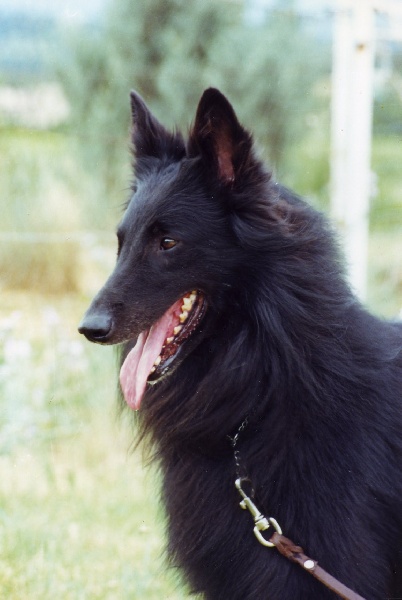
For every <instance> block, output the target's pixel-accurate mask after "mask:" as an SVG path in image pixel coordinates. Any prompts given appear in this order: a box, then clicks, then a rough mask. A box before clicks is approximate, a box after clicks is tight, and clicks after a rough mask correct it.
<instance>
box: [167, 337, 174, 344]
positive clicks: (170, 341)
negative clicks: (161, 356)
mask: <svg viewBox="0 0 402 600" xmlns="http://www.w3.org/2000/svg"><path fill="white" fill-rule="evenodd" d="M173 340H174V337H173V336H172V337H168V338H166V343H167V344H171V343H172V342H173Z"/></svg>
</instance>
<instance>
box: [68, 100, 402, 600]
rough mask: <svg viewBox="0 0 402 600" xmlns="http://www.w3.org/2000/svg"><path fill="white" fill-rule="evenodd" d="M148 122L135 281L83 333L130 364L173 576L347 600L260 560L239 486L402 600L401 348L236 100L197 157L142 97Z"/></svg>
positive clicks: (244, 593) (131, 264)
mask: <svg viewBox="0 0 402 600" xmlns="http://www.w3.org/2000/svg"><path fill="white" fill-rule="evenodd" d="M132 114H133V122H134V126H133V145H134V153H135V184H134V188H133V193H132V197H131V199H130V201H129V203H128V206H127V209H126V211H125V214H124V217H123V219H122V221H121V223H120V225H119V228H118V231H117V236H118V240H119V250H118V258H117V264H116V268H115V270H114V272H113V274H112V275H111V276H110V278H109V280H108V281H107V283H106V284H105V286H104V288H103V289H102V290H101V291H100V292H99V294H98V295H97V296H96V298H95V299H94V301H93V302H92V304H91V306H90V308H89V309H88V311H87V313H86V315H85V317H84V320H83V322H82V324H81V326H80V328H79V330H80V332H81V333H83V334H85V335H86V337H87V338H88V339H89V340H91V341H93V342H98V343H102V344H117V343H124V344H125V345H124V346H123V347H124V351H123V355H124V356H123V358H125V361H124V364H123V366H122V370H121V386H122V389H123V393H124V396H125V398H126V401H127V403H128V404H129V405H130V406H131V407H132V408H134V409H139V408H140V404H141V410H140V411H139V413H138V419H139V427H140V434H141V436H142V437H146V438H147V439H148V442H149V443H150V444H151V447H152V448H153V449H154V451H155V454H156V456H157V458H158V460H159V461H160V464H161V467H162V472H163V476H164V481H163V497H164V502H165V504H166V508H167V514H168V533H169V557H170V559H171V562H172V564H174V565H176V564H177V565H180V566H181V567H182V569H183V571H184V573H185V575H186V577H187V580H188V582H189V583H190V585H191V586H192V589H193V590H195V591H198V592H203V593H204V595H205V598H208V599H213V600H218V599H219V600H247V599H250V600H251V599H253V600H257V599H258V600H260V599H261V600H262V599H266V598H267V599H270V600H302V599H303V600H307V599H308V600H312V599H313V600H316V599H317V600H318V599H319V600H321V599H322V600H324V599H330V598H332V599H334V598H336V597H337V596H336V595H335V594H334V593H333V592H331V591H329V590H328V589H327V588H326V587H324V586H323V585H322V584H321V583H320V582H318V581H316V580H315V579H314V578H313V577H311V575H309V574H308V573H307V572H305V571H304V570H303V569H302V568H300V567H298V566H297V565H294V564H292V563H291V562H289V561H287V560H286V559H285V558H284V557H283V556H281V555H280V554H279V553H278V552H277V550H276V549H275V548H272V549H268V548H266V547H264V546H263V545H261V544H260V543H259V542H258V540H257V539H256V537H255V536H254V535H253V521H252V518H251V516H250V514H249V513H246V512H243V511H242V510H241V509H240V508H239V501H240V500H241V498H240V496H239V493H238V490H236V488H235V485H234V482H235V479H236V478H237V477H238V476H243V477H246V476H247V477H248V478H249V481H250V485H252V487H253V488H254V491H255V495H254V502H255V504H256V505H257V506H258V508H259V509H260V510H261V512H262V513H264V514H265V515H266V516H267V517H270V516H272V517H275V518H276V519H277V521H278V522H279V524H280V525H281V527H282V529H283V530H284V534H285V535H287V536H289V537H290V538H292V539H293V540H294V541H295V542H296V543H298V544H300V545H302V546H303V547H304V548H305V550H306V552H307V553H308V554H309V555H310V556H312V557H313V558H314V559H317V560H318V561H319V563H320V565H321V566H322V567H323V568H324V569H326V570H328V571H329V572H330V573H331V574H332V575H334V576H335V577H337V578H339V580H340V581H342V582H343V583H344V584H345V585H347V586H349V587H351V588H352V589H353V590H355V591H356V592H358V593H359V594H361V595H362V596H364V597H365V598H367V599H368V600H374V599H378V600H379V599H385V598H402V452H401V450H402V399H401V392H402V385H401V384H402V356H401V341H402V336H401V330H400V329H399V327H398V326H397V325H396V324H395V323H394V324H392V323H385V322H382V321H380V320H378V319H377V318H375V317H373V316H371V315H370V314H368V313H367V312H366V310H365V309H364V308H363V307H362V306H361V305H360V303H359V302H358V301H357V300H356V298H355V297H354V296H353V294H352V293H351V291H350V289H349V288H348V286H347V284H346V283H345V277H344V273H343V270H342V266H341V263H340V260H339V254H338V249H337V245H336V242H335V241H334V236H333V233H332V232H331V229H330V227H329V226H328V224H327V223H326V221H325V219H324V218H323V217H322V216H321V215H320V214H318V213H317V212H316V211H315V210H313V209H312V208H310V207H309V206H308V205H307V204H305V203H304V202H303V201H302V200H301V199H300V198H298V197H297V196H295V195H294V194H293V193H291V192H289V191H288V190H286V189H284V188H283V187H281V186H280V185H278V184H277V183H276V182H274V181H273V180H272V179H271V177H270V174H269V173H268V172H267V171H266V169H265V168H264V166H263V165H262V164H261V162H260V161H259V160H258V158H256V156H255V153H254V151H253V146H252V139H251V136H250V135H249V133H247V132H246V131H245V130H244V129H243V128H242V126H241V125H240V124H239V122H238V120H237V118H236V115H235V113H234V111H233V108H232V107H231V105H230V104H229V102H228V101H227V100H226V98H225V97H224V96H223V95H222V94H221V93H220V92H218V91H217V90H214V89H209V90H207V91H206V92H205V93H204V94H203V96H202V98H201V101H200V103H199V106H198V110H197V114H196V118H195V124H194V127H193V128H192V130H191V132H190V135H189V138H188V140H187V141H184V140H183V138H182V136H181V135H180V134H178V133H174V134H173V133H169V132H168V131H166V130H165V129H164V128H163V127H162V126H161V125H160V124H159V122H158V121H157V120H156V119H155V118H154V116H153V115H152V114H151V113H150V112H149V110H148V109H147V107H146V106H145V104H144V102H143V101H142V100H141V98H140V97H139V96H138V95H137V94H135V93H133V94H132ZM351 201H353V199H351ZM137 338H138V339H137ZM136 340H137V341H136ZM135 342H136V344H135ZM134 344H135V347H134ZM230 438H231V440H230ZM233 446H235V448H234V449H235V450H236V460H235V459H234V451H233ZM243 483H244V485H245V482H243ZM272 533H273V530H272V528H270V530H268V531H267V532H265V533H263V535H264V536H265V537H266V539H268V538H269V537H270V536H271V535H272Z"/></svg>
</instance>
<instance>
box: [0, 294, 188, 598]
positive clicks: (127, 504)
mask: <svg viewBox="0 0 402 600" xmlns="http://www.w3.org/2000/svg"><path fill="white" fill-rule="evenodd" d="M85 303H86V299H85V298H77V297H64V298H63V299H62V300H60V299H59V300H57V299H55V298H53V299H51V298H47V299H44V298H42V297H40V296H37V295H35V294H30V296H27V295H25V294H16V293H12V294H5V295H4V296H3V302H2V307H1V314H0V335H1V336H2V342H3V344H2V347H3V350H2V356H1V362H0V364H1V370H0V391H1V397H2V412H1V423H0V424H1V432H2V434H1V438H0V439H1V448H0V539H1V543H0V597H1V598H7V599H9V600H17V599H18V600H27V599H33V600H37V599H40V600H47V599H48V600H54V599H55V598H60V599H66V600H67V599H71V600H78V599H95V598H99V599H110V600H112V599H118V598H119V599H120V598H121V599H124V598H127V599H128V598H130V599H137V598H138V599H144V598H147V599H148V598H149V599H155V600H156V599H158V600H161V599H171V600H179V599H182V598H186V597H187V596H186V595H185V593H184V592H183V593H182V592H180V591H179V587H178V583H177V581H175V576H174V574H173V573H167V574H166V573H165V569H164V568H163V557H162V554H163V546H164V525H163V519H162V517H161V515H160V514H158V509H157V496H158V486H157V483H156V477H155V475H154V474H152V471H148V475H145V474H144V471H143V469H142V467H141V457H140V456H139V455H138V454H137V453H132V452H130V446H131V439H132V435H131V433H130V430H131V428H130V427H129V426H128V424H127V423H126V424H124V423H121V422H118V420H117V419H116V411H115V403H114V396H115V394H114V391H115V389H114V388H115V369H114V359H113V356H112V351H111V349H109V348H99V347H94V346H91V345H90V344H88V343H85V342H83V341H81V340H80V339H78V334H76V333H75V327H76V323H77V321H78V319H79V316H80V314H81V313H82V311H83V310H84V307H85Z"/></svg>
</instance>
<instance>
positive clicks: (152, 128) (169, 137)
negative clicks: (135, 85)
mask: <svg viewBox="0 0 402 600" xmlns="http://www.w3.org/2000/svg"><path fill="white" fill-rule="evenodd" d="M130 99H131V118H132V132H131V140H132V143H133V147H134V154H135V157H136V158H140V157H143V156H153V157H156V158H162V157H163V156H169V157H172V158H175V159H178V160H179V159H180V158H182V157H183V155H184V153H185V149H184V142H183V139H182V137H181V135H180V134H173V133H170V132H169V131H167V130H166V129H165V128H164V127H163V125H161V124H160V123H159V121H158V120H157V118H156V117H154V115H153V114H152V113H151V111H150V110H149V108H148V107H147V105H146V104H145V102H144V100H143V99H142V98H141V96H140V95H139V94H137V92H134V91H131V92H130Z"/></svg>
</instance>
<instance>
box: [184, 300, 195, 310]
mask: <svg viewBox="0 0 402 600" xmlns="http://www.w3.org/2000/svg"><path fill="white" fill-rule="evenodd" d="M192 305H193V303H192V302H191V300H190V298H183V305H182V307H181V309H182V310H190V309H191V307H192Z"/></svg>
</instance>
